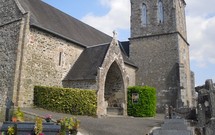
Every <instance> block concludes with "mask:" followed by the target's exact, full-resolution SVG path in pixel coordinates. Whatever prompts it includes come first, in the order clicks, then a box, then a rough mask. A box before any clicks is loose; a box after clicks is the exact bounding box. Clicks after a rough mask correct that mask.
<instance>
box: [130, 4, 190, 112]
mask: <svg viewBox="0 0 215 135" xmlns="http://www.w3.org/2000/svg"><path fill="white" fill-rule="evenodd" d="M143 3H144V4H145V5H146V7H147V14H146V15H147V24H146V25H145V26H144V25H142V24H141V6H142V4H143ZM162 3H163V22H161V21H160V22H159V21H158V1H157V0H153V1H152V0H136V1H132V0H131V38H130V42H131V48H130V57H131V59H132V60H133V61H135V62H136V64H137V66H138V67H139V69H138V70H137V73H136V82H137V85H149V86H152V87H155V88H156V89H157V98H158V103H157V107H158V111H159V110H162V109H161V108H163V107H164V105H165V104H168V105H172V106H173V107H176V104H178V101H180V100H181V96H183V101H184V102H185V105H189V106H191V104H192V103H191V102H192V101H191V100H192V98H191V97H192V94H191V74H190V65H189V64H190V61H189V44H188V43H187V41H186V39H187V35H186V23H185V22H186V21H185V11H184V10H185V3H184V1H183V0H162ZM180 86H184V87H183V89H182V90H181V88H182V87H180Z"/></svg>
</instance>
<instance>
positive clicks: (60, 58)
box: [58, 52, 62, 66]
mask: <svg viewBox="0 0 215 135" xmlns="http://www.w3.org/2000/svg"><path fill="white" fill-rule="evenodd" d="M61 63H62V52H60V54H59V63H58V65H59V66H60V65H61Z"/></svg>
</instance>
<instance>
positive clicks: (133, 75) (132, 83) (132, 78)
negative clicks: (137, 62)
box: [125, 64, 137, 86]
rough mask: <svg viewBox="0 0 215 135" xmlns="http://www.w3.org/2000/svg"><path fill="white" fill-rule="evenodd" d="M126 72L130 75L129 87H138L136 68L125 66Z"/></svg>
mask: <svg viewBox="0 0 215 135" xmlns="http://www.w3.org/2000/svg"><path fill="white" fill-rule="evenodd" d="M125 70H126V73H127V75H128V83H129V84H128V86H135V85H136V70H137V69H136V68H134V67H132V66H130V65H127V64H125Z"/></svg>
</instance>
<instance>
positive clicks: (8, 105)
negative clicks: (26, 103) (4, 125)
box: [5, 97, 14, 121]
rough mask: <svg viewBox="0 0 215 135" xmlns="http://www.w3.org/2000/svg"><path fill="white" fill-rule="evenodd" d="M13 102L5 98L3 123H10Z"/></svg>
mask: <svg viewBox="0 0 215 135" xmlns="http://www.w3.org/2000/svg"><path fill="white" fill-rule="evenodd" d="M13 106H14V104H13V102H12V101H11V100H10V99H9V98H8V97H7V99H6V111H5V121H10V120H11V118H12V113H13V111H12V110H13Z"/></svg>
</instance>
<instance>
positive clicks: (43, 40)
mask: <svg viewBox="0 0 215 135" xmlns="http://www.w3.org/2000/svg"><path fill="white" fill-rule="evenodd" d="M26 39H27V43H26V45H25V50H24V57H23V61H22V62H23V70H22V76H21V82H20V93H19V106H29V105H32V103H33V88H34V86H35V85H45V86H62V80H63V79H64V77H65V76H66V75H67V73H68V71H69V70H70V68H71V67H72V66H73V64H74V63H75V61H76V60H77V58H78V57H79V56H80V54H81V53H82V51H83V49H84V48H81V47H79V46H76V45H75V44H73V43H70V42H67V41H65V40H63V39H61V38H58V37H56V36H54V35H52V34H49V33H47V32H43V31H40V30H38V29H36V28H30V30H29V34H28V36H27V37H26Z"/></svg>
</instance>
